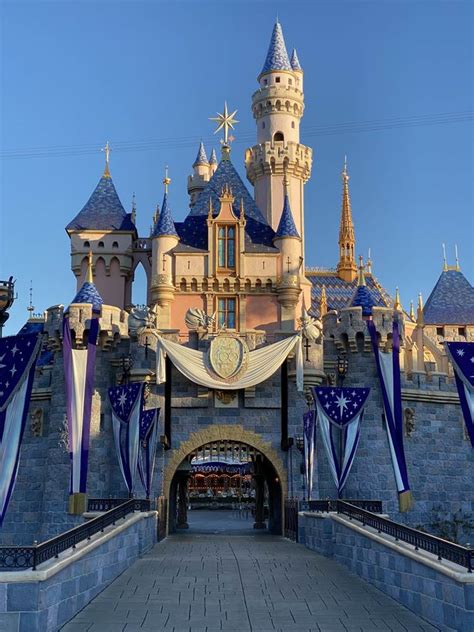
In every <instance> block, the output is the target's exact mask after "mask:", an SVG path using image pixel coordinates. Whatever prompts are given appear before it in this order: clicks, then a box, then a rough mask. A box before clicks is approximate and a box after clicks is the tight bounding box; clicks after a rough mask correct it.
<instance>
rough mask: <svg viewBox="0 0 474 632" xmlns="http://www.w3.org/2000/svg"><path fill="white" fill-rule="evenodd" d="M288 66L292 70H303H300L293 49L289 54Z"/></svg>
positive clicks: (298, 61)
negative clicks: (289, 65)
mask: <svg viewBox="0 0 474 632" xmlns="http://www.w3.org/2000/svg"><path fill="white" fill-rule="evenodd" d="M290 64H291V67H292V68H293V70H303V69H302V68H301V64H300V60H299V59H298V55H297V53H296V48H294V49H293V52H292V54H291V59H290Z"/></svg>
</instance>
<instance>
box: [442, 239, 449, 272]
mask: <svg viewBox="0 0 474 632" xmlns="http://www.w3.org/2000/svg"><path fill="white" fill-rule="evenodd" d="M447 271H448V262H447V260H446V246H445V245H444V244H443V272H447Z"/></svg>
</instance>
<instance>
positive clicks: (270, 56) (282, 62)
mask: <svg viewBox="0 0 474 632" xmlns="http://www.w3.org/2000/svg"><path fill="white" fill-rule="evenodd" d="M271 70H292V68H291V64H290V60H289V58H288V51H287V50H286V45H285V40H284V38H283V31H282V29H281V24H280V22H276V24H275V26H274V27H273V32H272V38H271V40H270V46H269V47H268V53H267V58H266V59H265V63H264V64H263V68H262V72H261V73H260V74H261V75H263V74H264V73H265V72H270V71H271Z"/></svg>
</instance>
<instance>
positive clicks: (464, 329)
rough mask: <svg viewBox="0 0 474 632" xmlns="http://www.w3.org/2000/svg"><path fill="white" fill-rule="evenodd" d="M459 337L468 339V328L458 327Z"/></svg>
mask: <svg viewBox="0 0 474 632" xmlns="http://www.w3.org/2000/svg"><path fill="white" fill-rule="evenodd" d="M458 335H459V336H464V337H466V328H465V327H458Z"/></svg>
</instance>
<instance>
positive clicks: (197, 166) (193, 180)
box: [188, 141, 217, 207]
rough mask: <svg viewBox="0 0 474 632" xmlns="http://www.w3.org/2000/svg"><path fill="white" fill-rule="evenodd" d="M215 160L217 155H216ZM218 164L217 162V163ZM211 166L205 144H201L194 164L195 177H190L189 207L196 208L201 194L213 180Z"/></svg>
mask: <svg viewBox="0 0 474 632" xmlns="http://www.w3.org/2000/svg"><path fill="white" fill-rule="evenodd" d="M214 158H215V153H214ZM216 162H217V161H216ZM210 167H211V165H210V163H209V161H208V159H207V155H206V149H205V148H204V143H203V142H202V141H201V142H200V143H199V149H198V153H197V156H196V160H195V161H194V163H193V175H192V176H189V177H188V194H189V197H190V201H189V206H190V207H192V206H194V204H195V202H196V200H197V199H198V197H199V194H200V193H201V191H202V190H203V189H204V187H205V186H206V184H207V183H208V182H209V180H210V178H211V175H212V173H213V172H212V173H211V168H210Z"/></svg>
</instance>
